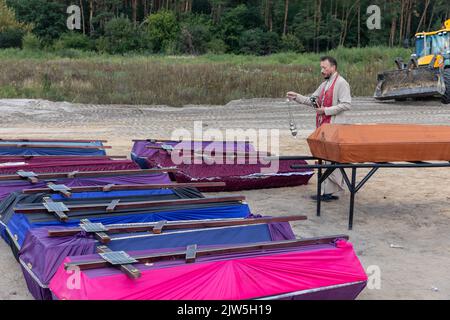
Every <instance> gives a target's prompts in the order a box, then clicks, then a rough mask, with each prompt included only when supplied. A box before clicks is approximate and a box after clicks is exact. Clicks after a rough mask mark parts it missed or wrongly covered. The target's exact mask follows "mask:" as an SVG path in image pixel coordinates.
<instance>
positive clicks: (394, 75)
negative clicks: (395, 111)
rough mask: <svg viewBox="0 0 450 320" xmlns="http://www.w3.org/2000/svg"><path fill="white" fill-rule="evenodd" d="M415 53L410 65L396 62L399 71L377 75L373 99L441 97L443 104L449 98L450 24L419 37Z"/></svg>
mask: <svg viewBox="0 0 450 320" xmlns="http://www.w3.org/2000/svg"><path fill="white" fill-rule="evenodd" d="M415 36H416V51H415V53H414V54H412V55H411V59H410V61H409V63H407V64H406V63H403V60H402V59H401V58H397V59H396V61H395V63H396V64H397V70H391V71H384V72H382V73H379V74H378V84H377V87H376V90H375V93H374V97H375V98H376V99H378V100H390V99H395V100H403V99H406V98H419V97H429V96H441V97H443V101H444V100H445V102H444V103H448V102H446V101H447V100H448V97H447V96H448V95H450V88H449V87H450V86H449V85H448V84H446V83H448V82H450V79H448V78H449V77H450V20H447V21H446V22H445V26H444V27H443V28H442V29H440V30H438V31H432V32H421V33H417V34H416V35H415Z"/></svg>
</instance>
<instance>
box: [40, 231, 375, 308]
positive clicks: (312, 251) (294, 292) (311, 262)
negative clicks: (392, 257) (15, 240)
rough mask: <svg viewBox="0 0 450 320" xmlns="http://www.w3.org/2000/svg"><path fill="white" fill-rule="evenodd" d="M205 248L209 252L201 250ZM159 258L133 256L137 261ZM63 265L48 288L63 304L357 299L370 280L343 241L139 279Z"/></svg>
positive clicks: (161, 265) (162, 270)
mask: <svg viewBox="0 0 450 320" xmlns="http://www.w3.org/2000/svg"><path fill="white" fill-rule="evenodd" d="M204 248H210V247H203V248H201V247H199V248H198V250H200V249H204ZM178 250H180V249H178ZM160 252H161V250H160ZM163 252H167V249H165V251H163ZM156 253H158V252H157V251H155V250H153V251H146V252H143V251H140V252H129V254H130V255H131V256H133V257H135V258H136V257H137V256H142V255H148V254H156ZM93 259H94V260H95V259H97V260H98V259H99V256H98V255H89V256H76V257H68V258H66V259H65V263H72V264H77V263H82V262H86V261H89V260H93ZM100 260H101V259H100ZM65 263H63V264H62V265H61V266H60V268H59V269H58V271H57V272H56V274H55V276H54V277H53V279H52V280H51V282H50V286H49V287H50V290H51V291H52V293H53V295H54V296H55V297H56V298H57V299H64V300H65V299H70V300H74V299H75V300H78V299H83V300H85V299H86V300H97V299H108V300H122V299H125V300H161V299H162V300H205V299H206V300H229V299H232V300H236V299H255V298H268V299H271V298H277V299H354V298H356V297H357V295H358V294H359V293H360V292H361V290H363V289H364V287H365V284H366V281H367V276H366V274H365V272H364V269H363V267H362V266H361V263H360V262H359V260H358V258H357V257H356V255H355V252H354V250H353V246H352V244H351V243H350V242H348V241H346V240H343V239H340V240H337V241H333V242H330V243H322V244H311V245H299V246H298V247H297V246H291V247H289V248H276V249H275V248H273V249H264V250H253V251H248V252H234V253H222V254H217V255H207V256H201V257H197V259H196V261H195V262H193V263H186V262H185V260H184V259H181V258H177V259H170V260H160V261H154V262H151V263H146V264H143V263H141V264H134V266H135V267H137V268H138V269H139V270H140V272H141V276H140V277H139V278H137V279H131V278H130V277H129V276H127V275H125V274H124V273H121V271H119V269H117V268H114V267H100V268H97V269H86V270H84V269H78V267H75V266H70V267H69V268H68V270H66V269H65V268H66V265H65Z"/></svg>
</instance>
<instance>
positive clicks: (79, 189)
mask: <svg viewBox="0 0 450 320" xmlns="http://www.w3.org/2000/svg"><path fill="white" fill-rule="evenodd" d="M224 186H226V183H225V182H192V183H164V184H122V185H120V184H117V185H116V184H107V185H105V186H86V187H72V188H71V189H70V190H71V191H72V193H77V192H94V191H102V192H110V191H123V190H153V189H177V188H213V187H224ZM51 191H52V190H51V189H50V188H36V189H24V190H22V192H23V193H41V192H51Z"/></svg>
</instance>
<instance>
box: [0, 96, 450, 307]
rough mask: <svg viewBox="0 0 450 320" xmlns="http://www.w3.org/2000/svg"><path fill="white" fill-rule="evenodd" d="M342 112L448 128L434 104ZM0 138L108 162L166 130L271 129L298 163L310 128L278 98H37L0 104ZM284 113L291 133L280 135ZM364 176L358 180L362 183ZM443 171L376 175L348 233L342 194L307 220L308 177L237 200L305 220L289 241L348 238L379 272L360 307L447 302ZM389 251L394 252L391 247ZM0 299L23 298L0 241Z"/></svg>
mask: <svg viewBox="0 0 450 320" xmlns="http://www.w3.org/2000/svg"><path fill="white" fill-rule="evenodd" d="M353 105H354V108H353V110H352V111H351V112H349V113H348V122H351V123H380V122H383V123H423V124H449V123H450V106H443V105H441V104H440V103H439V102H437V101H418V102H404V103H401V104H399V103H376V102H374V101H373V100H372V99H371V98H356V99H355V100H354V103H353ZM0 110H1V116H0V137H1V138H20V137H23V138H25V137H27V138H72V139H76V138H78V139H82V138H89V139H107V140H109V145H112V146H113V149H112V150H110V151H108V153H109V154H111V155H129V153H130V150H131V140H132V139H136V138H151V137H157V138H169V137H170V135H171V133H172V131H173V130H174V129H179V128H181V127H184V128H186V129H188V130H193V121H198V120H202V121H203V128H204V129H205V130H206V129H211V128H217V129H220V130H225V129H227V128H241V129H248V128H252V129H278V130H280V152H281V154H284V155H299V154H301V155H305V154H309V150H308V147H307V144H306V141H305V138H306V137H307V136H308V134H309V133H310V132H312V130H313V126H314V118H313V114H312V113H311V111H310V110H308V109H307V108H303V107H298V106H287V105H286V104H285V103H284V102H283V101H282V100H271V99H252V100H238V101H233V102H230V103H229V104H227V105H225V106H185V107H184V108H170V107H167V106H122V105H120V106H119V105H80V104H71V103H54V102H48V101H41V100H0ZM288 110H290V111H291V112H292V114H293V117H294V119H295V121H296V123H297V127H298V129H299V134H298V136H297V138H293V137H292V136H291V135H290V132H289V116H288ZM363 173H364V172H360V174H359V175H358V176H359V178H361V175H362V174H363ZM448 181H450V170H448V169H442V168H441V169H420V170H419V169H384V170H383V169H382V170H379V171H378V172H377V173H376V174H375V176H374V177H373V178H372V179H371V180H370V181H369V182H368V183H367V184H366V185H365V186H364V188H363V189H362V190H361V191H360V192H359V193H358V194H357V197H356V207H355V221H354V230H352V231H348V230H347V217H348V203H349V201H348V200H349V197H348V193H346V194H344V195H342V197H341V199H340V200H339V201H337V202H333V203H325V204H323V207H322V216H321V217H316V215H315V203H314V202H313V201H312V200H310V198H309V196H310V195H311V194H314V193H315V190H316V179H315V177H314V178H313V179H312V180H311V182H310V184H309V185H307V186H300V187H294V188H280V189H265V190H255V191H245V192H238V193H239V194H243V195H245V196H246V197H247V201H248V203H249V205H250V206H251V208H252V211H253V212H254V213H260V214H270V215H286V214H304V215H307V216H308V220H307V221H303V222H298V223H293V227H294V230H295V232H296V234H297V235H298V236H302V237H308V236H325V235H334V234H342V233H345V234H348V235H349V236H350V239H351V241H352V242H353V244H354V247H355V250H356V252H357V254H358V256H359V258H360V260H361V262H362V264H363V266H364V267H365V268H366V269H367V268H369V267H371V266H378V267H379V269H380V271H381V288H380V289H368V288H366V289H365V290H364V291H363V292H362V294H361V295H360V296H359V299H366V300H367V299H449V298H450V273H449V272H448V265H450V251H449V250H448V245H449V244H450V220H449V218H450V207H449V204H450V184H449V183H448ZM391 245H394V247H391ZM0 274H1V277H0V299H32V297H31V295H30V294H29V293H28V291H27V289H26V285H25V282H24V280H23V278H22V273H21V271H20V268H19V265H18V264H17V263H16V261H15V260H14V259H13V256H12V254H11V253H10V250H9V248H8V247H7V246H6V245H5V244H4V243H3V242H2V241H0Z"/></svg>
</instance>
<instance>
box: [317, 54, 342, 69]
mask: <svg viewBox="0 0 450 320" xmlns="http://www.w3.org/2000/svg"><path fill="white" fill-rule="evenodd" d="M320 61H328V62H329V63H330V64H331V65H332V66H335V67H336V69H337V66H338V65H337V61H336V59H335V58H333V57H331V56H323V57H321V58H320Z"/></svg>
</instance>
